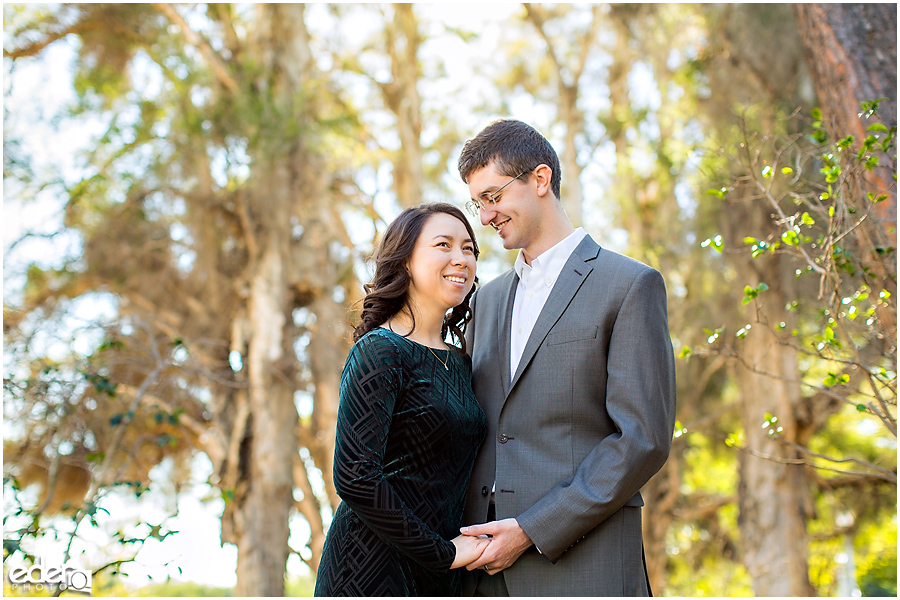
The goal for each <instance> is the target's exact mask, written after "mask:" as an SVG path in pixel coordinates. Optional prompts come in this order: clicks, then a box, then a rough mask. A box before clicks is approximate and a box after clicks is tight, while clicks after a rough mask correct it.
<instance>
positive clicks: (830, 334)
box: [825, 327, 834, 342]
mask: <svg viewBox="0 0 900 600" xmlns="http://www.w3.org/2000/svg"><path fill="white" fill-rule="evenodd" d="M833 339H834V329H832V328H831V327H826V328H825V340H826V341H829V342H830V341H831V340H833Z"/></svg>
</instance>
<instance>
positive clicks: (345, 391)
mask: <svg viewBox="0 0 900 600" xmlns="http://www.w3.org/2000/svg"><path fill="white" fill-rule="evenodd" d="M442 361H443V362H446V366H447V368H446V369H445V367H444V364H442ZM471 377H472V363H471V360H470V359H469V357H468V356H467V355H460V354H458V353H457V352H454V351H449V350H437V349H434V350H432V349H429V348H428V347H427V346H423V345H421V344H418V343H416V342H414V341H412V340H408V339H406V338H404V337H402V336H400V335H398V334H395V333H393V332H392V331H390V330H387V329H382V328H376V329H373V330H372V331H370V332H369V333H367V334H366V335H365V336H363V337H362V338H360V340H359V341H358V342H357V343H356V344H355V345H354V346H353V348H352V349H351V350H350V355H349V356H348V357H347V363H346V365H345V366H344V372H343V375H342V376H341V391H340V405H339V408H338V418H337V436H336V440H335V452H334V485H335V488H336V489H337V493H338V495H340V497H341V500H342V502H341V504H340V505H339V506H338V508H337V511H335V515H334V520H333V521H332V522H331V527H330V528H329V530H328V535H327V537H326V540H325V548H324V551H323V554H322V560H321V562H320V564H319V572H318V575H317V578H316V592H315V595H316V596H454V595H456V596H458V595H460V593H461V590H460V579H459V578H460V573H459V569H454V570H452V571H451V570H450V565H451V564H452V563H453V559H454V558H455V556H456V551H455V549H454V547H453V543H452V542H451V541H450V540H451V539H453V538H454V537H456V536H457V535H459V528H460V526H461V525H462V513H463V507H464V505H465V496H466V487H467V486H468V483H469V477H470V475H471V472H472V464H473V461H474V460H475V454H476V453H477V452H478V448H479V447H480V445H481V442H482V439H483V438H484V432H485V429H486V425H487V423H486V419H485V416H484V412H482V410H481V407H480V406H479V405H478V402H477V400H476V399H475V395H474V394H473V393H472V385H471Z"/></svg>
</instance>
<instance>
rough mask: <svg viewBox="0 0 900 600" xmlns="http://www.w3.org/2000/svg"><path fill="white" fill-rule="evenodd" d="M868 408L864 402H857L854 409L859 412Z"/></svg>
mask: <svg viewBox="0 0 900 600" xmlns="http://www.w3.org/2000/svg"><path fill="white" fill-rule="evenodd" d="M868 408H869V407H868V406H866V405H865V404H857V405H856V410H858V411H859V412H866V411H867V410H868Z"/></svg>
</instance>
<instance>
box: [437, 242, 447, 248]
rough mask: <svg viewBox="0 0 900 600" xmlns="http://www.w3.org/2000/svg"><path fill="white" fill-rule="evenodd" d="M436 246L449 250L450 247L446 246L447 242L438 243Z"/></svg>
mask: <svg viewBox="0 0 900 600" xmlns="http://www.w3.org/2000/svg"><path fill="white" fill-rule="evenodd" d="M437 245H438V246H443V247H445V248H449V247H450V244H448V243H447V242H438V243H437Z"/></svg>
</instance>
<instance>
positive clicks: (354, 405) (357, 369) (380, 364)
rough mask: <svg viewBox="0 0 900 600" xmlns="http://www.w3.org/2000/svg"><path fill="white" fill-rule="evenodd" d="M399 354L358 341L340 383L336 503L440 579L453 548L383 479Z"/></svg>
mask: <svg viewBox="0 0 900 600" xmlns="http://www.w3.org/2000/svg"><path fill="white" fill-rule="evenodd" d="M400 361H401V358H400V352H399V350H398V349H397V347H396V346H394V345H393V344H392V343H391V342H390V341H389V340H386V339H384V338H380V337H366V338H363V339H361V340H360V341H359V342H358V343H357V344H356V345H355V346H354V347H353V348H352V349H351V351H350V355H349V356H348V357H347V364H346V366H345V367H344V373H343V375H342V377H341V391H340V404H339V406H338V417H337V434H336V438H335V450H334V486H335V489H336V491H337V493H338V495H339V496H340V497H341V500H343V501H344V502H346V503H347V505H348V506H349V507H350V508H351V509H352V510H353V512H354V513H356V514H357V515H358V516H359V518H360V519H361V520H362V521H363V523H365V524H366V525H367V526H368V527H369V528H370V529H371V530H372V531H374V532H375V534H376V535H378V537H379V538H380V539H381V540H383V541H384V542H385V543H386V544H388V545H390V546H391V547H393V548H395V549H397V550H398V551H399V552H401V553H403V554H404V555H406V556H408V557H409V558H411V559H412V560H414V561H415V562H417V563H418V564H419V565H421V566H422V567H424V568H425V569H428V570H429V571H433V572H436V573H444V572H446V571H448V570H449V569H450V565H451V564H452V563H453V560H454V558H456V548H455V547H454V545H453V543H452V542H450V541H448V540H446V539H444V538H442V537H441V536H440V535H439V534H438V533H436V532H435V531H434V530H433V529H431V528H430V527H429V526H428V525H427V524H425V523H424V522H423V521H422V520H421V519H419V517H417V516H416V515H415V514H414V513H413V511H412V510H410V508H409V506H407V505H406V503H404V502H403V500H402V499H401V498H400V497H399V496H398V495H397V492H396V490H395V489H394V488H393V486H391V484H390V482H389V481H388V480H387V479H385V477H384V473H383V469H382V466H383V464H384V453H385V447H386V445H387V440H388V437H389V435H390V427H391V419H392V416H393V413H394V406H395V404H396V403H397V402H398V401H399V399H400V395H401V391H402V389H403V381H404V375H403V368H402V366H401V362H400Z"/></svg>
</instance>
